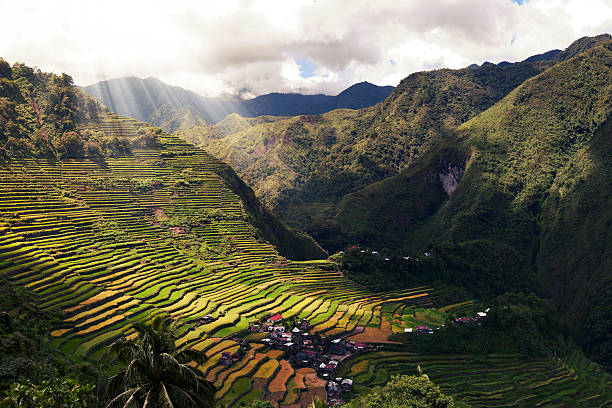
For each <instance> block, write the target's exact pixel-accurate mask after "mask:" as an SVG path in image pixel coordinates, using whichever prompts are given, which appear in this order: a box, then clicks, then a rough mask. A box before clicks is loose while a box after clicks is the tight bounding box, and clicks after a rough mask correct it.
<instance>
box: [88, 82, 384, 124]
mask: <svg viewBox="0 0 612 408" xmlns="http://www.w3.org/2000/svg"><path fill="white" fill-rule="evenodd" d="M82 89H84V90H85V92H87V93H88V94H90V95H91V96H93V97H95V98H98V99H100V100H101V101H102V102H103V103H104V104H105V105H107V106H108V107H109V109H111V110H112V111H114V112H117V113H119V114H122V115H124V116H129V117H133V118H135V119H138V120H141V121H145V122H149V123H151V124H152V125H154V126H160V127H162V128H164V129H165V130H167V131H169V132H172V131H174V130H177V129H185V128H189V127H193V126H197V125H204V124H215V123H218V122H220V121H221V120H223V119H224V118H225V117H226V116H227V115H229V114H231V113H238V114H239V115H240V116H243V117H257V116H266V115H273V116H295V115H301V114H319V113H324V112H328V111H331V110H334V109H339V108H350V109H359V108H363V107H367V106H371V105H374V104H376V103H378V102H380V101H381V100H383V99H384V98H385V97H386V96H387V95H388V94H389V93H390V92H391V91H392V90H393V87H392V86H377V85H374V84H371V83H369V82H365V81H364V82H360V83H357V84H354V85H352V86H350V87H349V88H347V89H345V90H344V91H342V92H340V93H339V94H338V95H335V96H331V95H323V94H316V95H303V94H299V93H279V92H275V93H269V94H264V95H260V96H257V97H255V98H252V99H246V100H243V99H239V98H233V99H232V98H206V97H204V96H201V95H199V94H197V93H195V92H193V91H190V90H187V89H184V88H181V87H178V86H173V85H168V84H165V83H164V82H162V81H161V80H159V79H157V78H154V77H148V78H144V79H141V78H138V77H122V78H113V79H109V80H106V81H100V82H97V83H95V84H92V85H88V86H84V87H82Z"/></svg>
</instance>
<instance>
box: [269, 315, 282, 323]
mask: <svg viewBox="0 0 612 408" xmlns="http://www.w3.org/2000/svg"><path fill="white" fill-rule="evenodd" d="M282 321H283V316H282V315H280V314H278V313H277V314H275V315H274V316H270V317H268V319H267V320H266V323H268V324H278V323H280V322H282Z"/></svg>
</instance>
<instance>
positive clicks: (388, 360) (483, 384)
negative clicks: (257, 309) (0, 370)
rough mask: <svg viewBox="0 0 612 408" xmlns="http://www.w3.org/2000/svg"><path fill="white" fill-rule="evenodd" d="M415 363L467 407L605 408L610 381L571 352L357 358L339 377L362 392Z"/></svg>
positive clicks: (611, 392)
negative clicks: (525, 356) (534, 356)
mask: <svg viewBox="0 0 612 408" xmlns="http://www.w3.org/2000/svg"><path fill="white" fill-rule="evenodd" d="M417 365H420V366H421V368H422V369H423V371H424V372H425V373H426V374H427V375H428V376H429V377H430V378H431V379H432V380H433V381H434V382H435V383H436V384H438V385H439V386H440V387H441V388H442V390H443V391H444V392H446V393H449V394H451V395H453V396H454V397H455V398H456V399H457V400H459V401H463V402H465V403H467V404H469V405H470V406H472V407H605V406H610V405H612V381H611V380H610V376H609V375H607V374H604V373H602V372H601V371H600V370H601V369H600V368H598V367H597V366H595V365H593V364H592V363H590V362H589V361H588V360H587V359H585V358H584V357H583V356H582V355H580V354H578V353H577V352H575V353H573V354H572V355H571V356H569V357H567V358H565V359H562V360H558V359H556V360H555V359H538V360H533V361H523V360H521V359H520V358H519V356H516V355H509V354H500V355H489V356H488V357H486V358H483V357H482V356H473V355H427V356H423V355H416V354H411V353H403V352H384V351H383V352H375V353H368V354H362V355H360V356H358V357H356V358H353V359H352V360H350V361H348V362H346V363H345V364H344V365H343V366H342V367H341V368H340V370H339V373H338V375H339V376H341V377H346V376H348V377H351V378H353V379H354V381H355V384H354V391H355V392H356V393H367V392H369V391H370V390H371V388H372V387H374V386H376V385H384V384H385V383H386V382H387V381H388V380H389V378H390V377H391V375H394V374H399V373H402V374H416V373H417Z"/></svg>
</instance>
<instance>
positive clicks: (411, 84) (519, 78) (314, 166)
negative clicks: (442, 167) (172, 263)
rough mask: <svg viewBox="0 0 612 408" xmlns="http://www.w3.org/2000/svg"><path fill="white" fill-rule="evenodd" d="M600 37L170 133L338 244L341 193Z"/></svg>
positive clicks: (388, 170) (398, 165) (392, 168)
mask: <svg viewBox="0 0 612 408" xmlns="http://www.w3.org/2000/svg"><path fill="white" fill-rule="evenodd" d="M607 38H610V36H609V35H602V36H598V37H592V38H589V37H585V38H582V39H580V40H578V41H576V42H574V43H573V44H572V45H570V46H569V47H568V48H567V49H566V50H565V51H562V52H555V53H552V54H548V57H546V56H544V57H539V58H535V61H531V60H529V59H528V60H526V61H523V62H519V63H514V64H507V63H505V64H499V65H495V64H490V63H488V64H483V65H482V66H481V67H478V68H464V69H460V70H450V69H441V70H436V71H428V72H419V73H415V74H412V75H410V76H408V77H407V78H405V79H404V80H403V81H402V82H401V83H400V84H399V85H398V86H397V88H396V89H395V90H394V91H393V92H392V93H391V94H390V95H389V96H388V97H387V98H386V99H385V101H384V102H382V103H381V104H379V105H376V106H373V107H370V108H365V109H362V110H358V111H354V110H336V111H333V112H329V113H326V114H322V115H315V116H298V117H293V118H287V119H284V120H278V121H275V122H273V123H272V122H271V123H260V124H257V125H254V126H252V127H250V128H248V129H244V130H239V131H238V132H234V133H232V131H231V130H230V131H224V130H221V129H219V128H216V127H212V128H210V127H207V126H203V127H195V128H193V129H189V130H185V131H180V132H177V135H178V136H179V137H181V138H183V139H185V140H189V141H191V142H193V143H196V144H197V145H199V146H202V147H204V148H205V149H206V150H207V151H209V152H210V153H212V154H213V155H215V156H216V157H218V158H220V159H221V160H223V161H225V162H227V163H229V164H230V165H231V166H232V167H234V168H235V169H236V170H237V171H238V173H239V174H240V175H241V177H242V178H243V179H244V180H245V181H246V182H247V183H248V184H249V185H251V186H253V188H254V190H255V193H256V194H257V195H258V196H259V197H260V198H261V199H262V201H263V202H264V203H265V204H266V205H267V206H269V207H270V208H271V209H272V210H273V211H274V212H275V213H276V214H277V215H279V216H280V217H281V218H282V219H283V220H284V221H286V222H288V223H289V224H290V225H292V226H294V227H296V228H298V229H301V230H304V231H306V232H307V233H309V234H310V235H312V236H313V237H314V238H315V239H316V240H317V241H318V242H319V243H321V244H322V245H323V247H325V248H326V249H328V250H330V251H333V250H338V249H342V248H344V247H345V246H346V245H347V244H348V243H350V240H347V239H346V238H344V237H342V231H341V230H340V229H339V226H338V225H337V223H336V222H335V220H334V219H333V217H334V215H335V214H336V212H337V211H338V208H337V206H338V204H339V203H340V202H341V200H342V198H343V197H344V196H345V195H347V194H350V193H354V192H356V191H358V190H359V189H361V188H364V187H366V186H367V185H369V184H371V183H374V182H377V181H380V180H383V179H385V178H387V177H390V176H394V175H396V174H398V173H399V172H401V171H403V170H404V169H406V168H408V167H409V166H410V165H411V164H412V163H413V162H415V160H417V159H418V158H420V157H421V156H422V155H423V154H425V153H426V152H428V151H429V150H430V149H431V148H432V147H433V146H434V145H436V144H437V143H438V142H439V141H440V140H441V139H443V138H444V137H446V136H447V135H448V134H449V133H452V129H453V128H454V127H456V126H459V125H460V124H461V123H464V122H466V121H467V120H469V119H470V118H473V117H474V116H476V115H477V114H479V113H481V112H483V111H484V110H486V109H488V108H489V107H491V106H492V105H493V104H495V103H496V102H497V101H499V100H500V99H502V98H503V97H504V96H506V95H507V94H508V93H509V92H510V91H512V90H513V89H514V88H516V87H517V86H519V85H520V84H521V83H523V82H524V81H525V80H527V79H529V78H532V77H534V76H536V75H537V74H539V73H541V72H543V71H544V70H545V69H547V68H549V67H551V66H553V65H554V64H556V63H558V62H559V61H563V60H566V59H568V58H570V57H572V56H574V55H576V54H577V53H579V52H580V51H582V50H584V49H588V48H589V47H591V46H593V45H594V44H598V43H601V42H602V41H605V40H606V39H607ZM546 58H549V59H546ZM220 135H221V136H222V135H224V136H222V137H220Z"/></svg>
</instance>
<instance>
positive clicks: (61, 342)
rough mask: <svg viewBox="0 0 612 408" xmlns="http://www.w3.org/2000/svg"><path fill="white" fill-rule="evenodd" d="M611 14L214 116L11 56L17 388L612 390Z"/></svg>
mask: <svg viewBox="0 0 612 408" xmlns="http://www.w3.org/2000/svg"><path fill="white" fill-rule="evenodd" d="M611 38H612V37H610V35H607V34H604V35H600V36H596V37H583V38H581V39H579V40H577V41H576V42H574V43H573V44H571V45H570V46H569V47H568V48H567V49H565V50H564V51H560V50H557V51H554V52H552V51H551V52H547V53H545V54H541V55H536V56H533V57H531V58H527V59H526V60H524V61H522V62H517V63H500V64H497V65H496V64H491V63H484V64H482V65H480V66H470V67H467V68H463V69H458V70H450V69H439V70H432V71H424V72H417V73H413V74H411V75H410V76H408V77H407V78H405V79H404V80H402V81H401V82H400V84H399V85H398V86H397V87H396V88H394V89H393V90H391V89H388V88H389V87H375V86H374V85H372V84H364V83H361V84H358V85H360V86H361V88H363V87H366V88H367V92H365V94H367V95H369V96H372V95H374V96H373V99H372V98H369V97H368V98H365V99H368V102H367V103H366V102H363V95H362V94H359V93H357V96H355V94H354V92H356V90H355V89H354V88H353V89H352V91H349V90H350V89H351V88H349V90H347V91H345V92H343V93H341V94H340V95H338V98H340V99H342V98H341V97H344V98H345V99H347V100H349V101H352V102H351V103H356V104H357V105H355V106H353V105H351V104H349V103H348V102H346V101H345V102H346V104H344V105H343V103H344V102H342V103H340V102H337V99H336V100H335V101H336V102H333V103H332V102H329V101H328V100H327V99H325V98H323V99H325V100H326V101H327V102H325V101H323V102H325V103H323V102H321V101H320V100H318V99H317V98H319V97H320V96H321V97H322V96H324V95H315V97H316V98H315V99H317V101H315V102H316V103H315V102H312V100H313V98H310V96H312V95H300V96H296V95H298V94H269V95H273V97H270V96H269V95H267V96H266V95H264V96H260V97H259V98H260V99H259V102H257V103H260V102H261V101H268V102H270V100H275V98H280V101H281V102H278V100H277V101H276V102H274V103H272V102H270V103H269V105H266V103H268V102H266V103H263V102H261V103H262V105H261V106H264V107H265V108H266V109H268V110H264V108H262V107H261V106H260V108H261V109H260V108H258V109H260V110H256V109H255V108H253V109H252V110H251V111H249V112H250V113H249V114H245V115H244V117H243V116H241V115H240V114H242V113H244V112H242V111H238V112H236V109H230V108H228V107H227V106H225V107H223V109H221V108H219V110H218V111H217V112H216V115H217V116H214V120H211V117H205V115H204V114H202V112H199V113H198V115H195V114H194V115H192V116H189V115H191V114H193V113H194V112H195V110H194V111H191V109H195V108H194V106H195V105H193V106H191V105H189V103H191V102H189V103H187V102H185V101H186V100H188V99H189V98H195V96H193V95H191V94H190V93H189V92H190V91H186V90H184V89H175V90H174V91H173V92H177V93H180V94H181V95H182V96H181V98H183V100H180V101H178V102H177V101H176V100H175V101H174V102H176V105H174V106H171V107H169V105H166V104H165V102H164V101H161V102H160V101H159V100H157V101H153V102H155V103H153V102H152V101H149V102H151V105H150V106H149V105H146V104H145V103H141V102H139V101H138V100H132V99H130V100H128V99H125V100H121V99H120V97H118V96H117V95H115V96H112V97H110V96H109V97H110V99H114V100H115V102H117V104H116V105H115V106H122V109H124V108H125V109H128V108H130V109H131V108H134V109H136V108H138V109H140V110H141V111H140V112H138V115H136V114H135V113H134V112H136V111H134V110H132V111H130V112H133V113H134V114H133V116H140V117H139V118H136V117H128V116H123V115H121V114H119V113H118V112H114V111H113V110H112V109H110V108H111V107H110V106H105V105H104V104H103V103H102V102H101V101H100V100H97V99H95V98H94V97H93V96H91V95H87V93H86V92H85V91H84V90H83V89H82V88H79V87H76V86H75V85H74V83H73V80H72V77H70V76H69V75H68V74H62V75H61V76H60V75H55V74H51V73H45V72H42V71H40V70H39V69H37V68H31V67H29V66H27V65H25V64H23V63H15V64H13V65H12V66H11V65H9V64H8V63H7V62H5V61H4V60H3V59H0V278H1V279H0V282H1V285H0V307H1V309H0V366H1V369H0V392H2V393H3V394H2V399H0V401H1V402H0V407H4V406H7V407H11V408H12V407H21V406H25V407H28V408H30V406H32V407H35V406H36V404H38V406H49V407H50V408H56V406H57V407H62V408H63V407H66V406H70V407H76V408H92V407H106V406H108V407H113V406H121V407H132V406H139V407H140V406H155V407H167V406H176V407H178V406H181V407H183V406H185V407H192V406H193V407H206V408H209V407H213V406H218V407H251V408H270V407H282V408H298V407H300V408H301V407H304V408H306V407H314V408H317V407H319V406H325V407H327V406H340V407H345V408H353V407H362V406H363V407H366V404H365V403H363V401H364V400H368V399H371V400H372V401H377V399H378V398H382V397H381V395H387V397H389V400H388V401H386V402H384V404H383V403H381V404H380V405H373V406H377V407H382V408H389V407H391V406H395V405H397V404H396V403H393V402H389V401H393V398H396V399H399V400H401V401H402V403H403V401H404V400H406V401H407V400H408V399H407V398H413V397H414V398H416V397H415V395H421V394H423V395H425V394H426V397H427V398H430V400H434V402H431V401H430V402H428V403H427V404H428V405H425V403H424V402H423V403H422V404H421V402H419V401H420V400H419V401H417V400H414V401H417V402H415V403H414V404H416V405H414V406H419V407H421V406H422V407H426V406H432V407H433V406H435V407H442V408H445V407H458V408H469V407H474V408H475V407H575V406H580V407H606V406H610V405H611V404H612V376H611V375H610V373H609V371H610V352H609V347H610V338H609V333H610V323H609V319H608V318H609V315H610V313H609V312H610V310H611V306H610V297H609V294H610V290H611V288H612V285H611V284H610V271H611V269H610V266H611V265H610V262H609V259H610V257H609V256H608V255H609V252H610V249H611V248H612V247H610V244H609V242H610V241H609V240H608V239H607V237H608V235H609V227H610V225H612V223H611V218H610V215H611V214H610V211H609V208H610V205H609V204H610V203H609V200H610V199H609V196H610V192H612V188H611V187H612V185H611V184H610V177H609V176H610V175H612V163H611V162H610V157H611V156H610V154H609V153H610V150H611V147H610V146H611V144H610V140H611V139H610V138H611V137H612V133H611V130H612V81H611V78H612V40H611ZM132 79H133V78H132ZM134 81H135V82H134V83H136V84H137V85H134V86H135V87H136V88H138V87H140V86H145V85H143V84H142V83H143V81H147V80H138V81H136V80H134ZM149 82H155V81H150V80H149ZM358 85H355V86H358ZM146 86H159V87H162V88H163V87H165V86H166V85H165V84H162V85H160V84H157V85H151V84H150V83H149V84H148V85H146ZM100 87H103V88H104V87H105V89H106V90H105V92H110V93H112V92H111V91H110V89H111V88H112V87H111V86H109V85H108V84H106V85H100ZM119 88H121V86H119ZM162 88H160V89H162ZM379 88H386V89H379ZM143 89H144V88H143ZM151 89H152V88H151ZM158 91H159V89H158ZM362 91H363V89H362ZM143 92H144V91H143ZM147 92H148V91H147ZM164 92H165V91H164ZM346 92H347V93H346ZM145 93H146V92H145ZM160 94H163V92H162V91H160ZM343 94H344V96H343ZM190 95H191V96H190ZM194 95H195V94H194ZM279 95H280V96H279ZM282 95H284V96H282ZM288 95H289V96H288ZM347 95H348V96H347ZM360 95H361V96H360ZM367 95H366V96H367ZM107 96H108V95H107ZM305 96H309V98H305V99H304V98H302V97H305ZM287 98H289V99H291V100H292V101H293V102H291V101H289V102H288V100H287ZM330 98H331V97H330ZM102 99H104V98H102ZM136 99H137V98H136ZM162 99H163V98H162ZM179 99H180V98H179ZM319 99H320V98H319ZM378 99H380V100H378ZM295 100H309V101H311V102H312V103H313V105H309V106H308V107H304V106H302V108H303V109H304V111H303V112H302V111H299V109H298V108H299V106H298V108H296V106H297V105H299V104H297V105H295V106H294V105H292V104H293V103H295ZM375 100H376V101H375ZM373 101H375V102H373ZM192 102H193V101H192ZM200 102H202V101H201V100H200ZM200 102H199V103H200ZM209 102H210V101H209ZM362 102H363V103H362ZM194 103H195V102H194ZM202 103H203V102H202ZM210 103H211V104H212V102H210ZM253 103H254V104H255V103H256V102H253ZM309 103H310V102H309ZM122 104H123V105H122ZM109 105H110V104H109ZM323 105H324V106H323ZM362 105H363V106H362ZM279 106H282V107H284V109H286V110H285V111H280V110H279V109H280V108H279ZM321 106H323V107H321ZM352 107H353V108H355V109H353V108H352ZM145 108H146V109H145ZM335 108H339V109H335ZM158 109H159V110H158ZM292 109H293V110H292ZM295 109H298V110H295ZM308 109H314V110H313V111H312V112H311V113H309V112H310V111H308ZM118 110H119V109H118ZM144 110H146V112H144ZM143 112H144V113H143ZM185 112H188V114H187V116H188V117H187V116H184V115H185ZM196 116H197V117H196ZM186 117H187V119H185V118H186ZM151 118H157V119H159V120H157V119H156V120H151ZM145 119H146V120H150V121H152V122H155V123H153V124H152V123H147V122H145V121H143V120H145ZM212 122H215V123H212ZM153 125H160V126H163V127H164V128H165V129H166V130H164V129H162V128H160V127H156V126H153ZM169 131H174V133H170V132H169ZM243 179H244V181H243ZM277 216H278V217H277ZM53 381H59V382H60V383H61V384H60V385H61V386H63V387H71V388H70V390H71V391H68V392H65V393H64V397H66V395H67V397H66V398H68V399H70V398H72V397H74V398H73V399H72V402H67V403H63V402H58V403H57V404H56V405H53V404H52V403H50V402H49V401H52V400H53V399H52V398H50V397H45V398H46V399H45V400H44V401H45V402H40V401H42V400H40V398H39V397H38V396H36V397H35V398H34V397H32V394H33V393H34V392H35V391H40V390H39V389H38V388H37V387H40V388H41V389H42V393H43V394H44V393H48V394H52V395H59V394H61V393H60V392H56V391H57V390H55V389H54V388H53V387H60V386H58V385H57V384H55V383H53ZM403 381H405V382H406V383H409V385H405V384H404V385H402V384H401V383H402V382H403ZM117 383H119V384H117ZM53 384H55V385H53ZM398 384H399V385H398ZM117 386H118V388H114V387H117ZM147 387H148V388H147ZM181 387H183V388H181ZM116 389H119V390H120V391H119V392H115V393H113V390H116ZM425 389H426V390H428V391H427V392H425V391H423V390H425ZM145 390H148V391H145ZM81 391H82V393H83V395H85V397H84V398H83V399H79V398H80V397H79V395H80V394H79V392H81ZM28 393H30V394H28ZM403 393H404V394H403ZM405 393H409V394H410V395H409V396H408V397H407V396H406V395H408V394H405ZM419 393H420V394H419ZM154 394H155V396H151V395H154ZM389 395H390V396H389ZM26 397H27V398H31V397H32V398H31V399H32V400H33V401H34V402H33V403H30V405H28V404H27V403H25V402H23V401H26V400H27V398H26ZM37 398H38V399H37ZM151 398H155V399H154V400H152V399H151ZM77 400H78V401H77ZM319 400H321V401H319ZM36 401H38V402H36ZM75 401H76V402H75ZM151 401H153V402H151ZM3 404H4V405H3ZM41 404H42V405H41ZM359 404H361V405H359ZM372 404H375V402H373V403H372ZM385 404H386V405H385ZM393 404H395V405H393ZM419 404H420V405H419ZM368 407H369V405H368Z"/></svg>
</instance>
